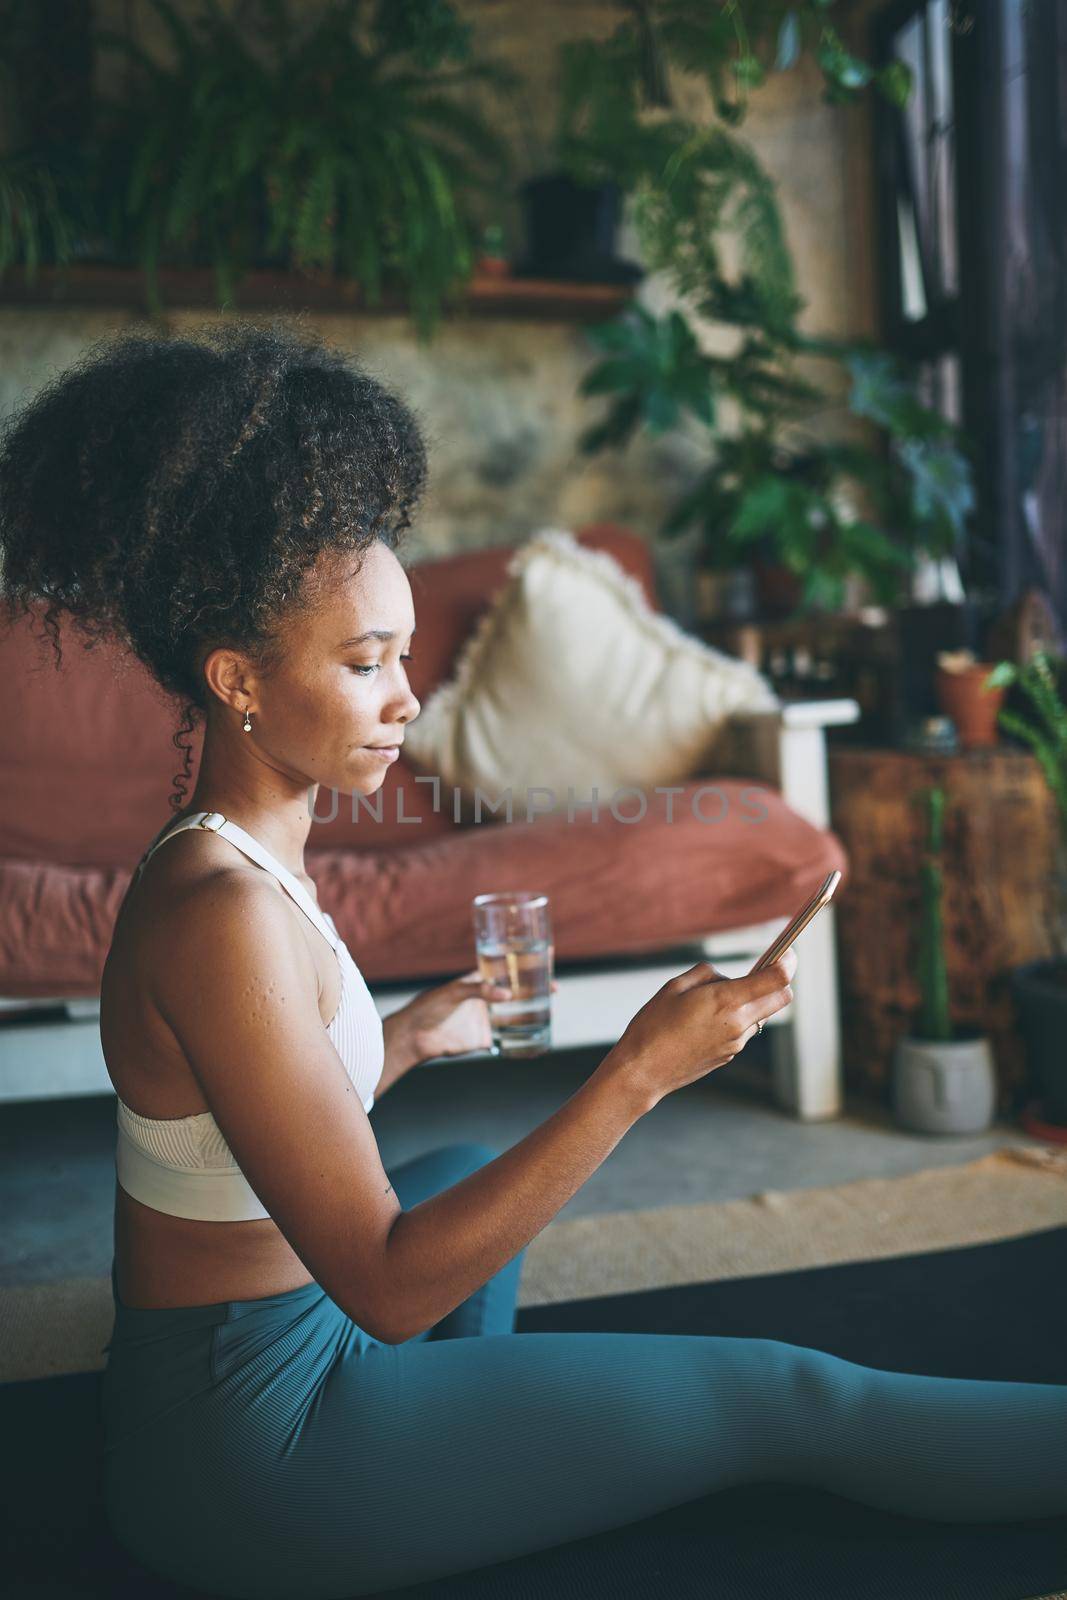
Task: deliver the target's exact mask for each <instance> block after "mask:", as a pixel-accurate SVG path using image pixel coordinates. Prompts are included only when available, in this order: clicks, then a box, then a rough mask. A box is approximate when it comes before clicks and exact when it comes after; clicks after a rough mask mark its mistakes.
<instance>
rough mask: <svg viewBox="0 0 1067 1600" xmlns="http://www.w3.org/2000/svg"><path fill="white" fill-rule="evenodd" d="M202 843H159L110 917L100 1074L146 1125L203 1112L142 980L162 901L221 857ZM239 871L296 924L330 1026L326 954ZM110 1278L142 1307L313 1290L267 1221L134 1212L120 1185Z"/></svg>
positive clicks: (315, 935)
mask: <svg viewBox="0 0 1067 1600" xmlns="http://www.w3.org/2000/svg"><path fill="white" fill-rule="evenodd" d="M189 832H195V830H189ZM205 838H206V840H207V841H209V842H208V843H205V842H204V840H203V839H200V838H197V839H195V840H189V839H182V840H180V841H175V840H170V839H168V841H167V842H166V844H164V845H162V846H161V847H160V849H159V851H158V852H157V853H156V854H155V855H153V856H152V858H151V860H150V861H149V864H148V866H147V867H146V868H145V871H144V874H143V875H142V879H141V882H140V883H139V884H137V885H135V886H133V887H131V890H130V892H129V894H128V895H127V898H126V900H125V901H124V902H123V905H122V907H121V909H120V911H119V915H118V919H117V922H116V926H115V934H114V938H113V940H112V945H111V950H110V952H109V955H108V959H107V962H106V964H105V967H104V973H103V979H102V983H101V992H100V1029H101V1036H102V1038H103V1041H104V1051H105V1056H106V1060H107V1067H108V1073H109V1075H110V1077H111V1081H112V1083H113V1084H114V1086H115V1090H116V1092H117V1094H118V1095H119V1097H120V1098H121V1099H122V1100H123V1101H124V1102H125V1104H126V1105H127V1106H129V1108H130V1110H131V1111H136V1112H138V1113H139V1114H140V1115H141V1116H144V1117H161V1118H169V1117H187V1116H193V1115H196V1114H197V1113H198V1112H202V1111H209V1110H210V1109H211V1108H210V1106H208V1104H207V1102H206V1101H205V1100H204V1097H203V1095H202V1094H201V1092H200V1089H199V1086H198V1084H197V1081H196V1078H195V1076H194V1074H193V1072H192V1069H191V1068H190V1066H189V1064H188V1062H187V1060H186V1059H185V1057H184V1055H183V1053H182V1051H181V1048H180V1046H179V1044H178V1041H177V1039H176V1038H175V1036H174V1033H173V1031H172V1030H171V1028H170V1027H169V1025H168V1024H167V1022H166V1020H165V1019H164V1017H163V1016H162V1015H161V1013H160V1012H159V1010H158V1009H157V1008H156V1006H155V1005H154V1004H153V1002H152V999H151V994H150V992H149V991H150V982H149V981H148V978H147V976H146V974H150V969H151V961H152V951H153V948H154V949H155V950H157V951H162V950H163V949H164V948H165V944H166V915H165V910H164V909H163V908H164V907H165V906H166V904H167V903H168V900H170V901H172V897H173V895H174V892H175V890H176V889H177V888H178V887H179V886H180V885H182V884H188V883H189V882H191V881H192V880H193V879H194V878H195V877H196V876H197V874H198V873H202V872H204V871H205V870H210V864H211V863H212V862H216V863H217V862H219V861H220V860H221V859H222V858H221V856H220V854H219V853H218V850H217V845H218V843H219V841H218V840H217V839H216V837H215V835H212V834H208V835H206V836H205ZM212 847H215V849H214V852H213V853H210V854H209V852H212ZM172 851H173V852H174V854H173V855H169V852H172ZM168 856H169V859H164V858H167V857H168ZM226 865H227V866H236V865H237V864H236V863H233V862H229V861H228V862H227V863H226ZM247 868H248V871H250V872H252V873H255V874H256V875H257V876H258V878H259V879H260V880H263V881H265V882H267V883H269V884H273V885H274V887H275V889H276V890H277V892H278V893H279V894H280V895H282V896H283V897H284V898H285V899H286V900H288V902H289V904H290V905H291V906H292V911H293V916H294V917H295V918H296V919H297V922H298V923H299V924H300V925H302V926H301V931H302V932H303V933H304V934H305V937H306V938H307V940H308V944H309V947H310V949H311V951H312V954H313V957H314V959H315V963H316V966H317V968H318V975H319V1014H320V1016H321V1017H322V1020H323V1025H324V1026H326V1025H328V1023H329V1022H330V1020H331V1018H332V1017H333V1015H334V1013H335V1011H336V1010H337V1007H338V1005H339V1004H340V998H341V976H340V971H339V969H338V966H337V960H336V957H335V955H334V953H333V951H332V950H331V948H330V946H329V945H328V944H327V943H326V941H325V939H323V937H322V935H321V934H320V933H319V932H318V931H317V930H316V929H315V927H314V926H313V924H312V923H311V922H310V921H309V919H308V918H307V917H306V916H305V914H304V912H303V911H301V910H300V908H299V907H298V906H297V905H296V904H295V902H294V901H293V900H292V897H291V896H290V895H288V894H286V891H285V890H284V889H283V888H282V886H281V884H280V883H279V882H278V880H277V878H275V877H274V876H273V874H271V873H269V872H266V871H265V870H264V869H263V868H260V867H257V866H256V865H255V864H254V863H253V862H251V861H250V862H248V863H247ZM301 881H302V883H303V884H304V887H305V888H306V889H307V890H308V892H309V894H310V895H311V897H312V899H313V900H314V899H316V894H315V885H314V883H313V881H312V880H311V879H310V878H308V877H307V876H304V877H303V878H302V879H301ZM170 959H173V955H171V956H170ZM115 1273H116V1277H117V1279H118V1291H119V1296H120V1298H121V1299H122V1301H123V1302H124V1304H126V1305H128V1306H134V1307H138V1308H141V1309H152V1308H155V1309H159V1308H167V1307H176V1306H200V1305H215V1304H218V1303H219V1302H221V1301H225V1300H260V1299H264V1298H265V1297H266V1296H268V1295H272V1294H283V1293H284V1292H285V1291H286V1290H289V1289H299V1288H301V1287H303V1285H305V1284H308V1283H311V1282H312V1275H311V1273H309V1272H308V1270H307V1268H306V1266H305V1265H304V1263H303V1262H302V1261H301V1259H300V1257H299V1256H298V1255H297V1254H296V1252H295V1251H294V1250H293V1248H292V1246H291V1245H290V1244H289V1242H288V1240H287V1239H286V1238H285V1235H284V1234H283V1233H282V1231H281V1229H280V1228H279V1227H278V1226H277V1224H276V1223H274V1222H273V1221H271V1219H270V1218H269V1217H265V1218H262V1219H259V1218H257V1219H255V1220H253V1221H250V1222H200V1221H197V1220H195V1219H193V1218H189V1217H174V1216H170V1215H169V1214H168V1213H166V1212H163V1211H156V1210H154V1209H153V1208H152V1207H151V1206H146V1205H142V1203H141V1202H140V1201H139V1200H135V1199H134V1198H133V1196H132V1195H129V1194H127V1193H126V1191H125V1190H124V1189H123V1188H122V1186H121V1185H120V1184H119V1183H118V1182H116V1184H115Z"/></svg>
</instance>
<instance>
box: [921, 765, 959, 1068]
mask: <svg viewBox="0 0 1067 1600" xmlns="http://www.w3.org/2000/svg"><path fill="white" fill-rule="evenodd" d="M923 801H924V803H925V805H926V808H927V816H928V818H929V836H928V839H927V847H926V854H925V856H924V858H923V863H922V878H921V881H922V918H921V921H920V924H919V960H918V979H919V988H920V991H921V994H922V1009H921V1011H920V1016H919V1031H920V1037H922V1038H923V1039H930V1040H939V1041H945V1040H949V1039H951V1038H952V1019H951V1017H950V1015H949V1000H948V967H947V964H946V961H945V940H944V917H943V913H942V897H943V894H944V872H943V869H942V864H941V841H942V833H943V824H944V814H945V791H944V789H942V788H940V787H939V786H935V787H934V788H932V789H929V790H927V792H926V794H925V795H924V796H923Z"/></svg>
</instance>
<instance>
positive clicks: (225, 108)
mask: <svg viewBox="0 0 1067 1600" xmlns="http://www.w3.org/2000/svg"><path fill="white" fill-rule="evenodd" d="M150 3H151V4H152V6H153V8H154V9H155V10H156V11H157V13H158V14H159V15H160V16H161V17H162V19H163V20H164V22H165V23H166V25H167V29H168V35H169V41H170V44H171V51H172V53H171V59H170V60H169V61H168V62H166V63H161V62H159V61H156V60H153V59H152V58H151V57H149V56H148V55H147V54H146V53H145V52H144V51H143V50H141V49H140V48H139V47H138V46H137V45H136V44H135V43H134V42H133V41H131V40H129V39H126V38H125V37H124V36H122V35H118V34H115V33H113V32H109V31H101V32H100V33H99V34H98V39H99V41H100V42H101V43H103V44H104V45H106V46H108V47H111V48H113V49H115V50H117V51H119V52H121V53H123V54H124V55H125V56H126V57H127V58H128V59H129V60H130V61H131V62H132V63H133V64H134V65H135V66H136V69H137V72H138V74H139V80H138V81H139V86H138V87H137V88H136V89H135V90H134V92H133V93H132V94H130V95H127V96H126V97H124V98H123V99H122V100H121V101H116V102H113V103H112V104H111V106H110V107H109V113H108V127H107V133H106V143H107V151H106V158H105V162H104V170H105V171H110V172H111V173H113V174H114V175H115V176H114V179H113V181H112V182H111V183H110V185H109V195H108V211H109V215H110V217H111V219H112V222H113V224H114V226H115V229H116V232H117V233H118V234H119V235H120V237H121V240H122V242H123V244H124V246H125V247H126V248H128V249H129V250H131V251H132V252H133V253H134V254H136V256H137V258H138V260H139V261H140V262H141V264H142V266H143V267H144V270H145V272H146V275H147V278H148V289H149V302H150V304H151V305H152V306H153V308H154V309H159V306H160V297H159V285H158V273H157V266H158V263H159V261H160V259H162V258H163V257H166V259H169V260H175V261H197V260H200V259H203V258H204V257H205V256H206V257H207V258H208V259H210V260H211V261H212V263H213V264H214V267H215V271H216V278H217V283H218V288H219V292H220V296H222V297H229V295H230V294H231V293H232V292H233V290H234V289H235V288H236V286H237V285H238V284H239V281H240V278H241V276H242V275H243V274H244V272H245V271H247V269H248V267H249V266H250V265H251V264H252V262H253V261H254V259H255V258H256V255H257V253H260V254H262V253H264V252H266V253H267V254H268V255H270V256H275V255H278V254H279V253H280V254H281V255H282V257H283V258H284V260H285V261H288V262H289V263H290V264H292V265H293V266H294V267H295V268H297V269H298V270H305V271H312V270H325V271H327V272H335V273H337V274H339V275H340V276H345V277H355V278H356V279H358V281H359V283H360V286H361V288H362V290H363V292H364V294H365V295H366V297H367V300H368V302H369V303H370V304H378V303H380V301H381V297H382V293H383V289H384V285H385V282H386V281H387V280H392V281H394V282H395V283H396V284H397V285H398V286H400V287H402V288H403V289H404V291H405V292H406V294H407V296H408V299H409V302H410V304H411V307H412V311H413V314H414V317H415V321H416V324H417V328H418V332H419V336H420V337H422V338H428V337H429V336H430V334H431V333H432V332H433V329H434V327H435V325H436V322H437V320H438V318H439V315H440V310H441V305H442V302H443V301H444V299H445V298H446V297H447V295H448V294H449V293H450V292H452V291H454V290H455V289H456V288H458V287H459V286H461V285H462V283H463V282H464V281H466V279H467V278H469V276H470V272H471V268H472V265H473V258H474V252H473V222H472V217H471V213H470V208H469V201H470V198H471V196H472V195H474V194H476V193H478V192H484V191H488V192H490V193H492V194H493V195H494V196H495V195H498V194H500V193H501V192H502V191H503V187H504V185H505V183H506V180H507V175H508V172H509V158H508V155H507V151H506V147H505V146H504V144H503V142H502V141H501V140H500V138H499V135H498V134H496V133H495V132H494V131H493V130H492V129H491V128H490V126H489V124H488V123H487V122H486V121H485V119H484V118H483V117H482V116H480V115H479V114H478V113H476V112H475V111H474V110H473V109H472V108H471V107H470V106H469V105H467V104H463V103H461V102H460V101H459V100H457V99H456V98H454V96H455V93H456V90H457V89H459V88H466V87H468V86H470V85H484V86H485V87H487V88H489V89H490V90H493V91H495V92H501V91H504V90H509V89H513V88H514V86H515V84H516V82H517V79H516V77H515V75H514V74H513V73H512V72H511V71H510V70H509V69H506V68H503V67H501V66H498V65H495V64H492V63H488V62H476V61H471V60H469V59H468V54H469V34H470V28H469V26H468V25H467V24H463V23H461V22H459V20H458V19H457V18H456V16H455V13H454V10H453V8H452V7H451V6H450V5H448V4H446V3H444V0H390V4H389V5H385V4H381V3H380V4H379V5H378V6H377V8H376V9H375V11H374V13H373V17H372V18H371V26H370V29H369V34H370V37H369V38H366V37H365V36H366V35H367V33H368V29H367V27H366V20H367V19H366V18H364V17H363V15H362V13H363V11H364V9H365V8H364V7H363V6H362V5H361V4H360V3H359V0H333V3H331V4H329V5H327V6H326V7H325V8H324V9H323V10H322V11H321V13H318V14H316V15H315V16H314V17H313V18H311V19H308V17H307V16H306V15H305V13H304V12H303V10H302V9H301V8H300V7H299V6H296V7H295V8H293V9H290V8H289V6H287V5H286V4H285V3H284V0H259V3H258V5H253V6H251V7H246V8H245V12H244V15H243V19H242V24H241V26H240V27H238V25H237V24H236V23H235V22H234V21H233V20H232V19H231V18H230V17H229V16H227V15H226V13H225V12H224V11H223V10H222V8H221V6H220V5H219V3H218V0H201V4H202V9H201V11H200V13H199V14H198V15H197V16H196V17H195V19H190V20H187V19H186V18H185V17H184V16H183V15H182V14H181V13H180V12H179V11H178V10H177V8H176V6H175V4H174V0H150ZM257 13H258V15H257ZM357 24H360V26H358V27H357ZM250 39H254V40H256V42H257V45H258V46H259V48H258V50H257V52H253V50H252V49H251V48H250V45H249V42H248V41H249V40H250Z"/></svg>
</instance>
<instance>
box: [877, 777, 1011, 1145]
mask: <svg viewBox="0 0 1067 1600" xmlns="http://www.w3.org/2000/svg"><path fill="white" fill-rule="evenodd" d="M922 799H923V803H924V806H925V808H926V813H927V821H928V834H927V848H926V853H925V856H924V859H923V863H922V881H921V893H922V901H921V914H920V922H919V952H918V963H917V977H918V980H919V990H920V994H921V997H922V1001H921V1006H920V1009H919V1015H918V1018H917V1019H916V1021H915V1024H914V1026H913V1028H912V1031H911V1032H910V1033H909V1034H907V1035H906V1036H905V1037H904V1038H901V1039H898V1040H897V1044H896V1051H895V1054H894V1058H893V1071H892V1084H891V1091H892V1103H893V1114H894V1116H895V1118H896V1120H897V1122H898V1123H899V1124H900V1126H901V1127H903V1128H908V1129H910V1130H911V1131H913V1132H916V1133H981V1132H983V1131H984V1130H985V1129H986V1128H988V1127H989V1126H990V1124H991V1123H992V1120H993V1113H994V1109H995V1106H996V1073H995V1070H994V1065H993V1053H992V1050H991V1048H990V1044H989V1040H988V1038H987V1037H986V1036H985V1035H984V1034H982V1033H981V1032H979V1031H978V1030H977V1029H970V1028H960V1027H957V1026H955V1025H954V1024H953V1022H952V1018H951V1012H950V1008H949V988H948V968H947V963H946V960H945V941H944V914H943V908H942V901H943V896H944V869H943V861H942V841H943V833H944V814H945V791H944V790H943V789H942V788H941V787H940V786H939V785H934V786H933V787H932V788H930V789H928V790H927V791H926V793H925V795H924V796H923V797H922Z"/></svg>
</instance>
